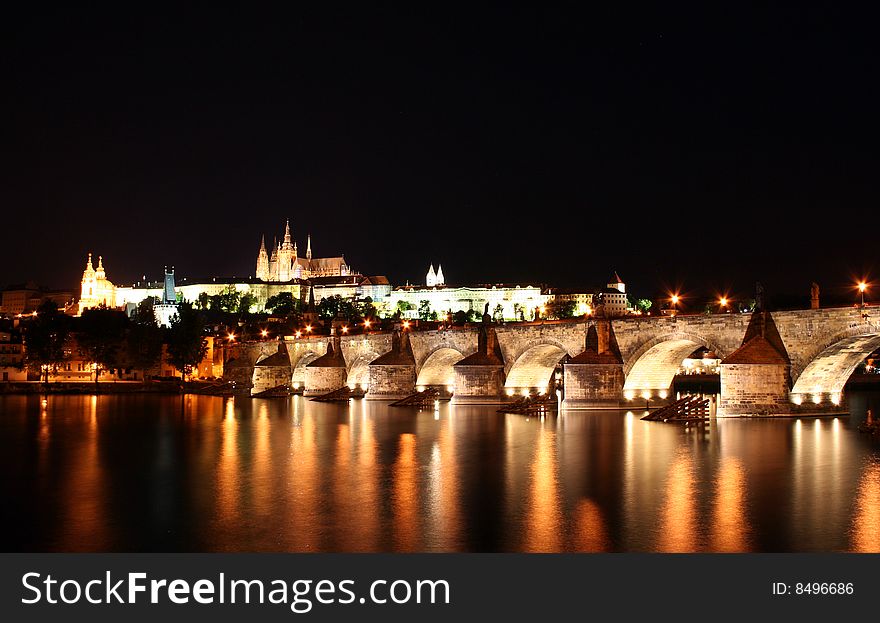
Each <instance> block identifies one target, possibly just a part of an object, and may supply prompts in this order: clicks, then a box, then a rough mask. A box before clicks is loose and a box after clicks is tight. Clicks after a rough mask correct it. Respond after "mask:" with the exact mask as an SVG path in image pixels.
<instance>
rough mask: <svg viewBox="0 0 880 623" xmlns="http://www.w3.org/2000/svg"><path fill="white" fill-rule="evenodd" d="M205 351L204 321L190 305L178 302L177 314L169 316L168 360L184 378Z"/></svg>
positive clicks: (202, 357)
mask: <svg viewBox="0 0 880 623" xmlns="http://www.w3.org/2000/svg"><path fill="white" fill-rule="evenodd" d="M207 352H208V342H207V340H206V339H205V321H204V320H203V319H202V317H201V315H199V314H198V313H197V312H196V311H195V310H194V309H193V307H192V305H190V304H189V303H186V302H184V303H180V304H179V305H178V306H177V314H175V315H174V316H172V318H171V329H170V330H169V331H168V361H169V362H170V363H171V365H173V366H174V367H175V368H177V369H178V370H180V371H181V374H182V375H183V379H184V380H186V379H187V377H188V376H189V375H190V374H191V373H192V368H193V366H197V365H199V362H200V361H201V360H202V359H204V358H205V354H206V353H207Z"/></svg>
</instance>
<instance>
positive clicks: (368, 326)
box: [364, 319, 370, 329]
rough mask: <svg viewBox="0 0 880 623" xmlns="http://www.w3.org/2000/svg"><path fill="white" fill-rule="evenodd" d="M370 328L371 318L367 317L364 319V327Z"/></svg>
mask: <svg viewBox="0 0 880 623" xmlns="http://www.w3.org/2000/svg"><path fill="white" fill-rule="evenodd" d="M369 328H370V320H369V319H365V320H364V329H369Z"/></svg>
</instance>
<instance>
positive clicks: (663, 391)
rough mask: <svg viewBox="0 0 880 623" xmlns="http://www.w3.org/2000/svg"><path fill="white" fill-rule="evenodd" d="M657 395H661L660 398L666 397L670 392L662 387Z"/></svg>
mask: <svg viewBox="0 0 880 623" xmlns="http://www.w3.org/2000/svg"><path fill="white" fill-rule="evenodd" d="M657 395H658V396H660V398H663V399H665V398H666V397H667V396H668V395H669V392H667V391H666V390H665V389H661V390H660V393H658V394H657Z"/></svg>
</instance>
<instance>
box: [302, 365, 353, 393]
mask: <svg viewBox="0 0 880 623" xmlns="http://www.w3.org/2000/svg"><path fill="white" fill-rule="evenodd" d="M345 381H346V373H345V368H344V367H334V368H331V367H326V366H324V367H312V366H306V370H305V380H304V382H305V386H304V387H305V389H304V392H303V395H304V396H320V395H322V394H326V393H328V392H332V391H334V390H336V389H339V388H340V387H342V386H343V385H345Z"/></svg>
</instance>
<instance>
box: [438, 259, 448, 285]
mask: <svg viewBox="0 0 880 623" xmlns="http://www.w3.org/2000/svg"><path fill="white" fill-rule="evenodd" d="M437 285H438V286H443V285H446V279H445V278H444V277H443V267H442V266H441V265H440V264H437Z"/></svg>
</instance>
